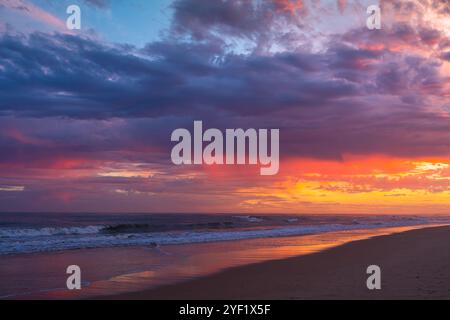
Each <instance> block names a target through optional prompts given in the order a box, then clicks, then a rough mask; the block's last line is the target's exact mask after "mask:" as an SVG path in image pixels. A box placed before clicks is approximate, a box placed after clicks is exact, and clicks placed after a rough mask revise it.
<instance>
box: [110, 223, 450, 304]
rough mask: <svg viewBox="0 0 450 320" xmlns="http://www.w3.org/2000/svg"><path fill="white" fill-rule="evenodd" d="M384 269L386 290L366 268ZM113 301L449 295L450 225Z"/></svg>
mask: <svg viewBox="0 0 450 320" xmlns="http://www.w3.org/2000/svg"><path fill="white" fill-rule="evenodd" d="M369 265H378V266H380V268H381V279H382V280H381V285H382V288H381V290H368V289H367V286H366V280H367V277H368V275H367V274H366V269H367V267H368V266H369ZM106 298H108V299H111V298H112V299H244V300H245V299H450V226H445V227H430V228H424V229H419V230H412V231H406V232H402V233H397V234H392V235H386V236H379V237H374V238H371V239H366V240H360V241H354V242H350V243H347V244H344V245H341V246H339V247H335V248H332V249H328V250H325V251H321V252H317V253H313V254H310V255H306V256H299V257H293V258H287V259H283V260H274V261H267V262H262V263H256V264H251V265H246V266H241V267H235V268H231V269H228V270H225V271H222V272H220V273H216V274H213V275H210V276H205V277H202V278H198V279H193V280H190V281H186V282H182V283H177V284H173V285H166V286H162V287H158V288H153V289H149V290H144V291H140V292H135V293H126V294H119V295H115V296H110V297H106Z"/></svg>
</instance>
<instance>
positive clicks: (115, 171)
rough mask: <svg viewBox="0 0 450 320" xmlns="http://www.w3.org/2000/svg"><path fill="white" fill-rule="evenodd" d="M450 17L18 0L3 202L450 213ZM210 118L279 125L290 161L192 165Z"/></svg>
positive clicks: (412, 7)
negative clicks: (180, 142)
mask: <svg viewBox="0 0 450 320" xmlns="http://www.w3.org/2000/svg"><path fill="white" fill-rule="evenodd" d="M71 4H77V5H78V6H79V7H80V8H81V19H82V20H81V21H82V22H81V23H82V28H81V30H68V29H67V28H66V19H67V17H68V14H67V13H66V8H67V6H69V5H71ZM371 4H377V5H379V6H380V8H381V13H382V15H381V21H382V28H381V29H380V30H369V29H368V28H367V27H366V19H367V13H366V9H367V7H368V6H369V5H371ZM449 18H450V1H449V0H424V1H415V0H389V1H388V0H381V1H371V0H367V1H365V0H364V1H363V0H360V1H358V0H354V1H352V0H336V1H335V0H328V1H325V0H240V1H238V0H235V1H231V0H173V1H169V0H166V1H164V0H152V1H138V0H130V1H119V0H77V1H75V0H70V1H65V0H61V1H51V0H33V1H32V0H0V211H4V212H15V211H26V212H28V211H30V212H31V211H33V212H43V211H51V212H124V213H125V212H205V213H206V212H208V213H214V212H224V213H225V212H234V213H236V212H249V213H299V214H302V213H376V214H444V213H450V121H449V120H450V102H449V101H450V19H449ZM194 120H201V121H203V125H204V127H207V128H220V129H223V130H224V129H225V128H244V129H246V128H279V129H280V171H279V173H278V174H277V175H274V176H261V175H260V174H259V166H249V165H232V166H220V165H212V166H211V165H210V166H208V165H197V166H176V165H174V164H173V163H172V162H171V159H170V152H171V148H172V147H173V143H172V142H171V141H170V135H171V132H172V131H173V130H175V129H177V128H188V129H192V127H193V122H194Z"/></svg>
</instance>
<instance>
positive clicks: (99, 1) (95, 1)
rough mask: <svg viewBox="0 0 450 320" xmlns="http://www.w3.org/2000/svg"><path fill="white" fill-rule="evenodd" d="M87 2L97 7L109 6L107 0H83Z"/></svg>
mask: <svg viewBox="0 0 450 320" xmlns="http://www.w3.org/2000/svg"><path fill="white" fill-rule="evenodd" d="M84 1H85V2H86V3H87V4H89V5H91V6H95V7H98V8H102V9H104V8H107V7H108V6H109V0H84Z"/></svg>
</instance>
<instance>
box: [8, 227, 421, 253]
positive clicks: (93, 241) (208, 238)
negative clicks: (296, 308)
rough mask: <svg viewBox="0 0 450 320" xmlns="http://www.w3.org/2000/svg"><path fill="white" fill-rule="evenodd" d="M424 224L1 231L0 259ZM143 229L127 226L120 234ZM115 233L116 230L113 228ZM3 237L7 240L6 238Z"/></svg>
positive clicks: (82, 228)
mask: <svg viewBox="0 0 450 320" xmlns="http://www.w3.org/2000/svg"><path fill="white" fill-rule="evenodd" d="M422 224H426V221H424V220H422V219H418V220H407V221H401V222H400V221H396V222H394V221H390V222H379V221H377V222H373V223H352V224H320V225H297V226H287V227H271V228H262V229H256V230H255V229H250V230H248V229H246V230H243V229H239V230H235V231H234V230H232V231H229V230H220V231H210V230H206V231H196V230H193V231H171V232H148V233H145V232H134V233H132V232H123V233H117V232H107V231H106V230H110V228H111V227H110V226H86V227H72V228H41V229H35V230H33V229H19V230H14V231H12V230H1V231H0V235H2V237H3V238H2V237H0V255H9V254H19V253H33V252H47V251H61V250H71V249H88V248H104V247H118V246H123V247H125V246H151V247H155V246H160V245H171V244H188V243H203V242H215V241H231V240H240V239H254V238H271V237H283V236H300V235H306V234H315V233H324V232H331V231H346V230H360V229H361V230H362V229H373V228H387V227H398V226H411V225H422ZM129 228H131V229H132V230H136V229H142V228H144V227H143V226H142V225H140V226H137V228H136V226H134V227H133V226H132V225H128V226H127V227H126V228H125V227H124V228H119V229H121V230H124V229H127V230H129ZM116 229H117V228H116ZM5 235H6V237H5Z"/></svg>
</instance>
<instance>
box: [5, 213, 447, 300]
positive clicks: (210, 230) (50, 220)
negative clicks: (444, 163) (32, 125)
mask: <svg viewBox="0 0 450 320" xmlns="http://www.w3.org/2000/svg"><path fill="white" fill-rule="evenodd" d="M448 223H450V218H449V217H446V216H386V215H379V216H376V215H373V216H372V215H370V216H368V215H245V214H214V215H213V214H209V215H207V214H98V213H97V214H72V213H71V214H67V213H60V214H58V213H14V214H9V213H8V214H6V213H2V214H0V283H1V285H0V297H1V298H11V297H18V296H27V295H31V296H32V297H42V296H45V297H46V298H48V297H56V298H58V297H66V296H69V297H74V298H80V297H89V296H97V295H107V294H115V293H119V292H127V291H134V290H140V289H143V288H149V287H152V286H156V285H162V284H167V283H172V282H175V281H183V280H186V279H190V278H193V277H198V276H203V275H206V274H209V273H212V272H217V271H220V270H222V269H225V268H228V267H232V266H237V265H243V264H248V263H254V262H260V261H266V260H270V259H279V258H280V259H281V258H286V257H290V256H295V255H301V254H306V253H311V252H316V251H320V250H323V249H324V248H328V247H332V246H335V245H339V244H342V243H345V242H348V241H353V240H355V239H365V238H368V237H371V236H374V235H380V234H390V233H393V232H397V231H399V230H409V229H412V228H420V227H423V226H427V225H440V224H448ZM72 264H76V265H79V266H80V267H81V268H82V271H83V286H84V289H83V290H81V291H76V292H69V291H68V290H66V289H65V288H64V286H65V279H66V277H67V275H66V273H65V269H66V267H67V266H68V265H72ZM53 295H54V296H53Z"/></svg>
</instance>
